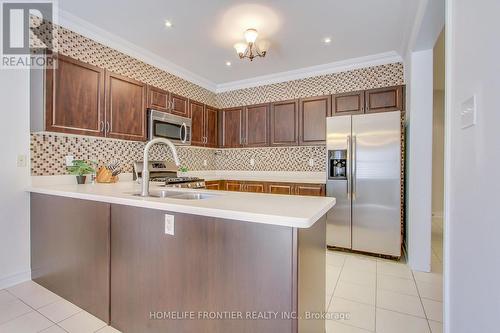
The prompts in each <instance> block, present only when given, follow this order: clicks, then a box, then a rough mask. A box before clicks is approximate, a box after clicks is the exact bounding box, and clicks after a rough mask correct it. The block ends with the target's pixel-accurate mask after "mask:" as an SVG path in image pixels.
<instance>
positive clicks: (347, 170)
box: [326, 111, 401, 257]
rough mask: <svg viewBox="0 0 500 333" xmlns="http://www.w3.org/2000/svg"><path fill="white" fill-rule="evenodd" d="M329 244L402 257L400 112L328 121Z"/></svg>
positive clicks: (330, 118) (342, 117)
mask: <svg viewBox="0 0 500 333" xmlns="http://www.w3.org/2000/svg"><path fill="white" fill-rule="evenodd" d="M327 154H328V155H327V161H328V162H327V163H328V167H327V169H328V176H327V183H326V194H327V196H331V197H335V198H336V200H337V204H336V205H335V207H334V208H333V209H332V210H331V211H330V212H329V213H328V215H327V245H329V246H334V247H341V248H347V249H352V250H357V251H363V252H370V253H376V254H383V255H388V256H394V257H399V256H401V112H400V111H395V112H385V113H376V114H363V115H352V116H339V117H329V118H327Z"/></svg>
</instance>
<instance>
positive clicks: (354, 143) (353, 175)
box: [351, 135, 357, 201]
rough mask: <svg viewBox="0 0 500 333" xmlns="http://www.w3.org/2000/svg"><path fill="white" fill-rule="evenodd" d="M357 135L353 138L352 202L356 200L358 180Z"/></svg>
mask: <svg viewBox="0 0 500 333" xmlns="http://www.w3.org/2000/svg"><path fill="white" fill-rule="evenodd" d="M356 144H357V143H356V135H353V136H352V177H351V179H352V185H351V187H352V189H351V191H352V200H353V201H354V200H356V178H357V170H356V159H357V156H356Z"/></svg>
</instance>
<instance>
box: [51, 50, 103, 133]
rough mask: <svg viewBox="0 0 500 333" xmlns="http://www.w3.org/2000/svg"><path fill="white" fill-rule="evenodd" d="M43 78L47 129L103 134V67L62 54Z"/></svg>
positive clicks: (56, 56) (57, 56) (56, 57)
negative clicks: (54, 67)
mask: <svg viewBox="0 0 500 333" xmlns="http://www.w3.org/2000/svg"><path fill="white" fill-rule="evenodd" d="M54 57H55V61H56V62H57V66H56V68H57V69H52V68H51V69H47V70H46V77H45V80H46V82H45V86H46V90H45V94H46V98H45V101H46V104H45V113H46V115H45V128H46V130H47V131H53V132H63V133H74V134H83V135H95V136H102V135H104V134H103V131H104V70H103V69H101V68H98V67H95V66H92V65H89V64H86V63H83V62H81V61H78V60H75V59H72V58H70V57H66V56H63V55H54Z"/></svg>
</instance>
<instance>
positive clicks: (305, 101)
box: [299, 96, 331, 145]
mask: <svg viewBox="0 0 500 333" xmlns="http://www.w3.org/2000/svg"><path fill="white" fill-rule="evenodd" d="M330 101H331V96H319V97H310V98H301V99H300V101H299V103H300V108H299V143H300V144H301V145H317V144H325V142H326V117H328V116H330V113H331V110H330V108H331V105H330V104H331V103H330Z"/></svg>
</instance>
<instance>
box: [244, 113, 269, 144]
mask: <svg viewBox="0 0 500 333" xmlns="http://www.w3.org/2000/svg"><path fill="white" fill-rule="evenodd" d="M269 107H270V105H269V104H258V105H251V106H247V107H246V108H245V112H244V120H245V121H244V133H243V135H242V137H243V145H244V146H245V147H264V146H267V145H268V141H269V123H268V122H269Z"/></svg>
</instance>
